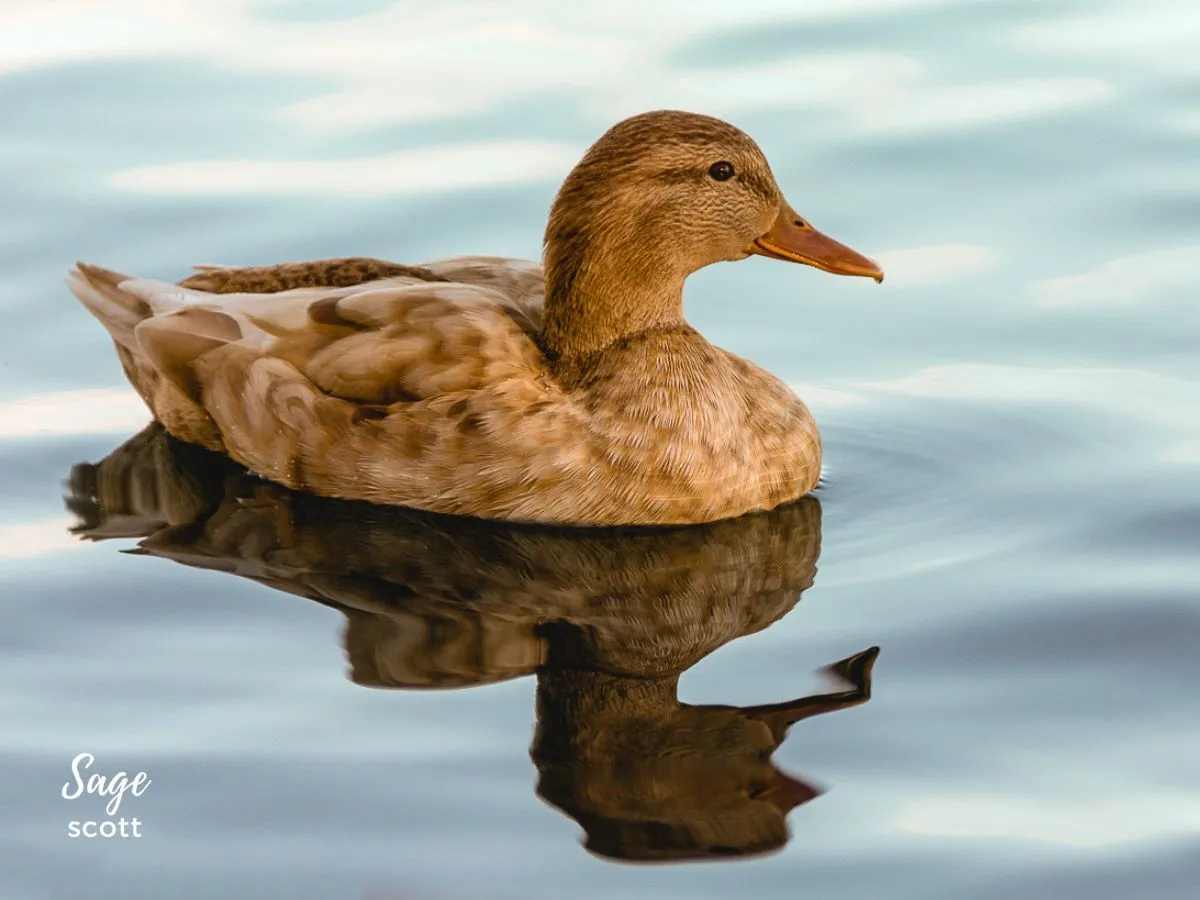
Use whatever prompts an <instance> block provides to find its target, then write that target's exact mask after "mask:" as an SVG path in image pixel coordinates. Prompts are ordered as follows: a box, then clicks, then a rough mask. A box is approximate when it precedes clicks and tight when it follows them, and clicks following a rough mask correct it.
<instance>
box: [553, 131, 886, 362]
mask: <svg viewBox="0 0 1200 900" xmlns="http://www.w3.org/2000/svg"><path fill="white" fill-rule="evenodd" d="M755 254H756V255H760V256H766V257H770V258H772V259H780V260H785V261H788V262H798V263H803V264H805V265H810V266H814V267H816V268H818V269H822V270H824V271H826V272H832V273H834V274H838V275H861V276H866V277H868V278H873V279H875V280H876V281H882V280H883V270H882V269H881V268H880V267H879V266H878V265H877V264H876V263H875V262H874V261H872V260H870V259H868V258H867V257H865V256H863V255H862V254H860V253H858V252H856V251H854V250H852V249H850V248H849V247H847V246H845V245H844V244H841V243H839V242H838V241H836V240H834V239H833V238H830V237H828V236H826V235H824V234H822V233H821V232H820V231H818V230H817V229H815V228H814V227H813V226H812V224H811V223H810V222H809V221H808V220H807V219H805V218H804V217H802V216H800V215H799V214H798V213H796V211H795V210H793V209H792V207H791V206H790V205H789V204H788V202H787V201H786V200H785V199H784V197H783V193H782V191H781V190H780V189H779V186H778V184H776V182H775V176H774V175H773V174H772V172H771V167H770V164H769V163H768V162H767V159H766V157H765V156H764V155H763V152H762V150H760V149H759V147H758V145H757V144H756V143H755V142H754V141H753V140H752V139H751V138H750V137H749V136H748V135H746V134H745V133H744V132H742V131H741V130H739V129H737V128H735V127H734V126H732V125H730V124H728V123H727V122H723V121H721V120H720V119H714V118H711V117H709V116H702V115H697V114H694V113H687V112H678V111H673V110H663V111H658V112H650V113H644V114H642V115H639V116H634V117H633V118H630V119H625V120H624V121H622V122H619V123H617V124H616V125H614V126H613V127H612V128H610V129H609V130H608V131H607V132H606V133H605V134H604V135H603V136H601V138H600V139H599V140H598V141H596V143H595V144H593V145H592V147H591V148H590V149H589V150H588V151H587V153H586V154H585V155H584V157H583V159H582V160H580V162H579V164H578V165H577V166H576V167H575V168H574V169H573V170H572V171H571V173H570V175H568V177H567V179H566V181H565V182H564V183H563V186H562V188H561V189H560V190H559V192H558V195H557V197H556V198H555V200H554V204H553V206H552V208H551V212H550V220H549V224H548V226H547V228H546V236H545V254H544V262H545V271H546V325H545V334H544V337H545V339H546V344H547V346H548V348H549V349H551V350H553V351H555V352H557V353H571V352H588V351H591V350H595V349H599V348H602V347H604V346H605V345H606V344H608V343H611V342H612V341H614V340H617V339H619V338H621V337H623V336H625V335H626V334H629V333H631V332H637V331H639V330H645V329H649V328H655V327H661V326H663V325H669V324H673V323H675V322H676V321H681V320H682V291H683V282H684V279H686V278H687V276H688V275H690V274H691V273H692V272H695V271H696V270H697V269H700V268H703V267H704V266H707V265H711V264H712V263H716V262H723V261H730V260H739V259H745V258H746V257H748V256H751V255H755Z"/></svg>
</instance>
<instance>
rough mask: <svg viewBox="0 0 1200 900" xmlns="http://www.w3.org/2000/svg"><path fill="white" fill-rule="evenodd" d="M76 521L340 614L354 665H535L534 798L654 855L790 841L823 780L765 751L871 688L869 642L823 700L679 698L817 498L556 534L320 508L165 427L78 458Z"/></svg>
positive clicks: (771, 604)
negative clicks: (730, 513) (660, 524)
mask: <svg viewBox="0 0 1200 900" xmlns="http://www.w3.org/2000/svg"><path fill="white" fill-rule="evenodd" d="M68 489H69V493H68V496H67V498H66V502H67V505H68V506H69V508H70V509H71V510H72V511H73V512H74V513H75V514H76V515H77V517H78V519H79V523H78V525H77V526H76V528H75V531H76V532H77V533H79V534H81V535H83V536H85V537H88V538H91V539H97V540H103V539H107V538H115V537H124V538H128V537H140V538H142V540H141V541H140V543H139V544H138V547H137V548H136V549H135V550H133V551H130V552H135V553H142V554H150V555H154V556H160V557H166V558H169V559H173V560H176V561H178V562H181V563H184V564H186V565H189V566H196V567H201V568H209V569H216V570H220V571H224V572H230V573H233V574H236V575H240V576H242V577H245V578H251V579H253V580H255V581H258V582H261V583H263V584H266V585H268V586H270V587H272V588H276V589H279V590H283V591H287V592H289V593H293V594H298V595H300V596H302V597H307V598H310V599H312V600H316V601H317V602H319V603H322V604H325V605H328V606H331V607H333V608H335V609H338V610H340V611H341V612H342V613H343V614H344V615H345V617H346V628H345V637H344V641H345V649H346V654H347V656H348V658H349V662H350V678H351V679H352V680H353V681H354V682H355V683H357V684H361V685H365V686H368V687H380V688H464V687H471V686H474V685H482V684H489V683H494V682H498V681H503V680H505V679H510V678H516V677H520V676H524V675H529V674H535V675H536V678H537V727H536V731H535V734H534V739H533V744H532V748H531V751H530V753H531V756H532V758H533V762H534V764H535V766H536V767H537V771H538V781H537V793H538V796H540V797H541V798H542V799H543V800H545V801H546V802H548V803H550V804H551V805H553V806H554V807H557V808H558V809H559V810H561V811H563V812H564V813H566V814H567V815H569V816H570V817H571V818H573V819H574V820H575V821H576V822H578V823H579V825H580V826H582V828H583V829H584V831H585V833H586V835H587V837H586V841H585V846H586V847H587V848H588V849H589V850H591V851H592V852H593V853H595V854H597V855H600V856H603V857H608V858H613V859H621V860H639V861H664V860H688V859H702V858H711V857H729V856H743V855H751V854H760V853H766V852H770V851H773V850H777V849H779V848H781V847H782V846H783V845H784V844H785V843H786V842H787V840H788V829H787V824H786V816H787V814H788V813H789V812H790V811H791V810H792V809H793V808H795V807H796V806H798V805H800V804H803V803H807V802H808V801H810V800H812V799H813V798H814V797H816V796H817V795H818V794H819V793H820V791H819V790H818V789H817V788H816V787H814V786H813V785H811V784H809V783H807V782H805V781H803V780H802V779H800V778H797V777H795V776H792V775H789V774H786V773H784V772H782V771H780V770H779V769H778V768H777V767H776V766H775V765H774V764H773V762H772V760H771V756H772V754H773V753H774V752H775V750H777V749H778V747H779V746H780V744H781V743H782V742H783V740H784V739H785V737H786V736H787V733H788V729H789V728H790V727H791V726H792V725H793V724H795V723H796V722H798V721H800V720H802V719H805V718H808V717H810V716H814V715H819V714H821V713H826V712H832V711H835V710H839V709H845V708H847V707H850V706H855V705H857V704H860V703H863V702H865V701H866V700H868V699H869V698H870V689H871V669H872V666H873V664H874V662H875V658H876V655H877V654H878V649H877V648H871V649H870V650H867V651H864V652H862V653H859V654H856V655H855V656H852V657H850V658H848V659H845V660H842V661H841V662H838V663H835V664H834V665H832V666H830V667H829V668H828V669H827V672H828V673H829V674H830V675H831V676H833V678H834V679H835V680H836V681H837V682H838V686H837V689H836V690H834V691H832V692H830V693H826V694H820V695H816V696H809V697H802V698H799V699H795V700H789V701H786V702H783V703H775V704H769V705H765V706H750V707H736V706H713V705H701V706H694V705H691V704H686V703H681V702H680V701H679V699H678V694H677V691H678V683H679V677H680V675H681V674H682V673H683V672H684V671H686V670H687V669H688V668H690V667H691V666H693V665H695V664H696V663H697V662H698V661H699V660H701V659H702V658H703V657H705V656H706V655H708V654H709V653H711V652H712V651H713V650H715V649H717V648H718V647H720V646H722V645H723V644H725V643H727V642H728V641H730V640H733V639H734V638H737V637H741V636H743V635H747V634H752V633H754V632H756V631H760V630H762V629H763V628H766V627H767V626H768V625H770V624H771V623H773V622H775V621H776V620H778V619H779V618H781V617H782V616H784V615H785V614H786V613H787V612H788V611H789V610H791V608H792V607H793V606H794V605H795V604H796V602H797V601H798V600H799V598H800V594H801V592H802V591H803V590H804V589H806V588H807V587H809V586H810V585H811V584H812V582H813V578H814V576H815V573H816V562H817V556H818V553H819V550H820V526H821V508H820V504H819V503H818V501H817V500H816V499H815V498H811V497H808V498H804V499H803V500H801V501H799V502H798V503H795V504H792V505H790V506H787V507H784V508H781V509H776V510H774V511H772V512H770V513H763V514H758V515H751V516H746V517H743V518H740V519H736V520H731V521H725V522H717V523H715V524H711V525H704V526H690V527H686V528H636V529H635V528H624V529H558V528H547V527H538V526H519V525H512V524H499V523H494V522H484V521H478V520H471V519H461V518H451V517H444V516H437V515H431V514H428V513H422V512H417V511H412V510H406V509H401V508H395V507H378V506H372V505H369V504H366V503H360V502H350V501H336V500H328V499H323V498H319V497H314V496H311V495H307V494H301V493H296V492H293V491H289V490H287V489H286V488H282V487H280V486H278V485H274V484H271V483H268V482H265V481H262V480H260V479H257V478H255V477H253V476H251V475H249V474H247V473H246V472H245V470H244V469H241V468H239V467H237V466H236V465H235V464H233V463H231V462H229V461H228V460H227V459H225V458H224V457H220V456H217V455H215V454H211V453H209V452H208V451H205V450H203V449H200V448H198V447H195V446H192V445H188V444H182V443H179V442H177V441H175V440H174V439H172V438H170V437H169V436H168V435H166V433H165V432H164V431H163V430H162V429H161V428H160V427H159V426H157V425H151V426H150V427H148V428H147V429H146V430H145V431H143V432H141V433H140V434H138V435H136V436H135V437H133V438H131V439H130V440H129V441H127V442H126V443H125V444H124V445H122V446H121V447H119V448H118V449H117V450H115V451H113V452H112V453H111V454H110V455H109V456H108V457H106V458H105V459H104V460H102V461H101V462H99V463H95V464H91V463H81V464H79V465H77V466H75V467H74V469H73V470H72V472H71V476H70V480H69V482H68Z"/></svg>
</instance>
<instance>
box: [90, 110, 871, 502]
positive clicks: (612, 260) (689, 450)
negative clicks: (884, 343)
mask: <svg viewBox="0 0 1200 900" xmlns="http://www.w3.org/2000/svg"><path fill="white" fill-rule="evenodd" d="M716 162H721V163H723V164H724V163H728V164H729V165H731V166H732V169H731V171H732V172H733V173H736V174H732V175H731V177H728V178H725V177H717V176H715V175H713V174H711V173H712V172H713V171H715V170H714V169H713V165H714V163H716ZM751 253H760V254H762V255H767V256H772V257H777V258H781V259H789V260H793V261H800V262H806V263H809V264H812V265H816V266H818V267H820V268H825V269H828V270H830V271H836V272H841V273H843V274H858V275H870V276H872V277H876V278H880V277H882V273H880V272H879V270H878V268H877V267H875V266H874V264H873V263H871V262H870V261H869V260H866V259H865V258H863V257H860V256H858V255H857V254H854V253H853V251H850V250H849V249H848V248H845V247H842V246H841V245H840V244H836V242H833V241H830V240H829V239H828V238H825V237H824V236H823V235H820V234H819V233H818V232H816V231H814V230H813V229H812V228H811V226H809V225H808V224H807V222H804V221H803V220H801V219H799V218H798V217H796V215H795V213H793V212H792V211H791V209H790V207H788V206H787V204H786V203H784V202H783V199H782V195H781V194H780V192H779V189H778V187H777V186H776V185H775V180H774V177H773V176H772V174H771V170H770V168H769V166H768V164H767V162H766V159H765V158H764V157H763V155H762V153H761V151H760V150H759V149H758V147H757V146H756V145H755V144H754V142H753V141H752V140H750V138H749V137H747V136H746V135H745V134H743V133H742V132H740V131H738V130H737V129H736V128H734V127H733V126H731V125H728V124H727V123H724V122H720V121H719V120H716V119H710V118H707V117H704V116H697V115H693V114H690V113H679V112H658V113H648V114H645V115H643V116H637V117H634V118H633V119H629V120H626V121H624V122H621V123H619V124H617V125H616V126H614V127H613V128H612V129H611V130H610V131H609V132H608V133H606V134H605V135H604V136H603V137H602V138H601V139H600V140H599V141H597V143H596V144H595V145H594V146H593V147H592V148H591V149H590V150H589V151H588V153H587V155H586V156H585V157H584V159H583V160H582V161H581V162H580V164H579V165H578V166H577V167H576V169H575V170H574V171H573V172H572V173H571V175H570V176H569V177H568V178H567V180H566V182H565V183H564V185H563V187H562V190H561V191H560V193H559V195H558V198H557V199H556V201H555V204H554V207H553V209H552V211H551V215H550V222H549V225H548V227H547V230H546V248H545V278H544V279H543V274H542V269H541V268H540V267H538V266H537V265H535V264H533V263H526V262H522V261H519V260H507V259H496V258H487V257H464V258H456V259H449V260H443V261H440V262H434V263H427V264H424V265H421V266H403V265H398V264H393V263H388V262H384V261H380V260H373V259H341V260H327V261H321V262H314V263H291V264H287V265H283V266H275V267H262V268H249V269H219V268H212V267H206V268H204V269H203V270H202V271H201V272H200V273H199V274H198V275H194V276H192V277H191V278H189V279H187V280H185V281H184V282H182V284H181V285H167V284H164V283H160V282H152V281H144V280H138V279H130V278H126V277H125V276H122V275H117V274H115V273H112V272H109V271H107V270H104V269H101V268H98V267H95V266H88V265H83V264H80V265H79V267H78V269H77V270H76V271H75V272H73V273H72V277H71V279H70V284H71V287H72V289H73V290H74V291H75V293H76V295H77V296H78V297H79V298H80V299H81V300H82V301H83V302H84V304H85V305H87V306H88V308H89V309H91V310H92V311H93V312H94V313H95V314H96V315H97V317H98V318H100V320H101V321H102V322H103V323H104V324H105V326H106V327H107V328H108V330H109V332H110V333H111V334H112V336H113V338H114V340H115V342H116V344H117V351H118V355H119V357H120V359H121V362H122V365H123V366H124V368H125V372H126V374H127V375H128V377H129V379H130V381H131V382H132V383H133V384H134V386H135V387H136V388H137V390H138V391H139V393H140V394H141V395H142V397H143V398H145V400H146V402H147V404H148V405H149V406H150V408H151V410H153V412H154V414H155V416H156V417H157V418H158V419H159V420H160V421H162V422H163V423H164V425H165V426H166V427H167V428H168V430H169V431H170V432H171V433H172V434H174V435H175V436H176V437H178V438H180V439H182V440H185V441H190V442H193V443H198V444H201V445H203V446H205V447H208V448H210V449H213V450H217V451H220V452H223V453H227V454H228V455H229V456H231V457H232V458H234V459H235V460H237V461H239V462H241V463H243V464H244V465H246V466H247V467H249V468H250V469H252V470H253V471H255V472H257V473H259V474H261V475H263V476H265V477H267V478H271V479H273V480H275V481H278V482H280V483H282V484H285V485H287V486H289V487H293V488H303V489H306V490H310V491H312V492H314V493H318V494H323V495H326V496H330V497H340V498H348V499H365V500H371V501H375V502H380V503H391V504H399V505H405V506H412V507H417V508H420V509H426V510H430V511H434V512H443V513H454V514H464V515H472V516H479V517H484V518H493V519H509V520H523V521H539V522H548V523H563V524H583V525H611V524H630V523H632V524H658V525H661V524H680V523H696V522H707V521H712V520H716V519H722V518H726V517H731V516H737V515H740V514H742V513H745V512H748V511H751V510H757V509H770V508H772V507H774V506H777V505H778V504H780V503H783V502H785V501H788V500H792V499H795V498H797V497H799V496H802V495H803V494H805V493H807V492H808V491H810V490H811V489H812V488H813V487H814V486H815V485H816V483H817V478H818V476H819V472H820V462H821V447H820V438H819V435H818V433H817V428H816V424H815V423H814V422H813V419H812V417H811V415H810V414H809V412H808V409H807V408H806V407H805V406H804V404H803V403H802V402H801V401H800V400H799V399H798V398H797V397H796V396H795V395H794V394H793V393H792V392H791V390H789V389H788V387H787V386H786V385H784V384H783V383H782V382H781V381H779V380H778V379H777V378H775V377H774V376H772V375H770V374H769V373H767V372H765V371H763V370H762V369H760V368H758V367H757V366H755V365H753V364H752V363H750V362H748V361H746V360H744V359H741V358H739V357H737V356H734V355H733V354H731V353H728V352H726V351H724V350H721V349H719V348H717V347H715V346H713V345H712V344H710V343H709V342H708V341H706V340H705V339H704V338H703V337H702V336H700V335H699V334H698V333H697V332H696V331H694V330H693V329H692V328H691V327H690V326H688V324H687V323H686V321H685V320H684V317H683V300H682V296H683V295H682V290H683V282H684V279H685V278H686V277H687V276H688V275H689V274H691V273H692V272H694V271H696V270H697V269H699V268H701V267H703V266H706V265H709V264H711V263H714V262H718V261H721V260H731V259H742V258H744V257H746V256H748V255H749V254H751Z"/></svg>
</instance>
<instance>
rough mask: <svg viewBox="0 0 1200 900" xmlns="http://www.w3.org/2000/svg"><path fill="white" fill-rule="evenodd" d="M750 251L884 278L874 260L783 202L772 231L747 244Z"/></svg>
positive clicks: (829, 269)
mask: <svg viewBox="0 0 1200 900" xmlns="http://www.w3.org/2000/svg"><path fill="white" fill-rule="evenodd" d="M750 252H751V253H757V254H758V255H759V256H769V257H770V258H771V259H782V260H786V261H787V262H798V263H804V264H805V265H806V266H815V267H816V268H818V269H823V270H824V271H826V272H832V273H833V274H834V275H865V276H866V277H867V278H874V279H875V281H876V282H880V281H883V269H881V268H879V265H878V264H877V263H876V262H875V261H874V260H871V259H868V258H867V257H865V256H863V255H862V254H861V253H858V252H856V251H854V250H851V249H850V248H849V247H847V246H846V245H845V244H841V243H838V242H837V241H835V240H834V239H833V238H831V237H826V236H825V235H823V234H821V232H819V231H817V229H815V228H813V227H812V225H810V224H808V222H807V220H805V219H804V218H802V217H801V216H799V215H797V213H796V211H795V210H794V209H792V208H791V206H789V205H788V204H787V202H786V201H785V202H784V204H783V206H782V207H780V210H779V217H778V218H777V219H776V220H775V224H774V225H772V226H771V230H770V231H768V232H767V233H766V234H764V235H763V236H762V237H760V238H758V240H756V241H755V242H754V243H753V244H751V245H750Z"/></svg>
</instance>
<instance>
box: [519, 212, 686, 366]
mask: <svg viewBox="0 0 1200 900" xmlns="http://www.w3.org/2000/svg"><path fill="white" fill-rule="evenodd" d="M654 250H655V248H654V247H653V246H647V245H646V242H645V241H638V240H637V239H636V238H635V237H634V236H632V235H630V236H629V239H625V240H623V239H622V236H620V235H616V234H612V233H608V234H606V235H605V239H604V240H603V241H598V240H596V239H595V237H594V232H593V231H592V230H591V229H588V228H586V227H584V228H576V229H571V230H570V231H568V232H566V233H558V234H550V235H547V246H546V254H545V273H546V303H545V312H544V319H543V325H542V346H543V349H544V350H545V351H546V354H547V355H548V356H549V357H550V359H551V361H552V363H555V364H557V363H558V362H559V361H562V362H568V361H571V360H579V359H582V358H584V357H586V356H589V355H590V354H593V353H595V352H597V351H599V350H602V349H604V348H605V347H608V346H610V345H611V344H613V343H615V342H617V341H619V340H621V339H622V338H626V337H629V336H631V335H635V334H640V333H642V332H644V331H651V330H655V329H661V328H670V327H674V326H679V325H682V324H684V318H683V280H684V275H683V273H680V272H678V271H676V268H675V266H673V265H672V264H671V261H670V260H668V259H664V258H661V254H659V253H655V252H654Z"/></svg>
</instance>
